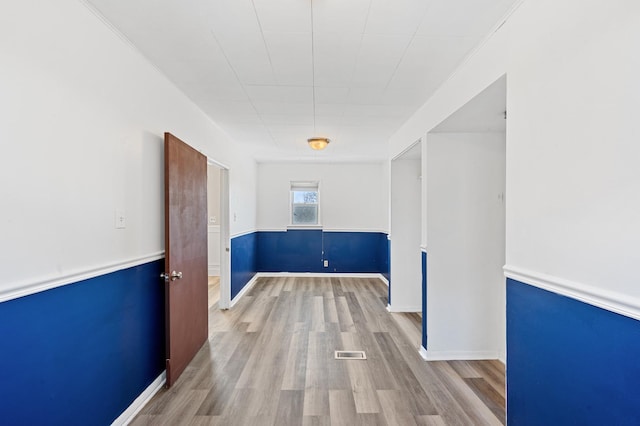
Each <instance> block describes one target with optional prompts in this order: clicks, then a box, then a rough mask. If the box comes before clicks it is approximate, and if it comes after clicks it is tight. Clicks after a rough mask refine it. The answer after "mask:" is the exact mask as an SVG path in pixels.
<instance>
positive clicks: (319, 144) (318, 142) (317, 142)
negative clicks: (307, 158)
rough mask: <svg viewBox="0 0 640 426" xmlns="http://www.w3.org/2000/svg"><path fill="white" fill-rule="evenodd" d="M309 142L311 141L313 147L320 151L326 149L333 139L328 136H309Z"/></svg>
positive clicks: (310, 144)
mask: <svg viewBox="0 0 640 426" xmlns="http://www.w3.org/2000/svg"><path fill="white" fill-rule="evenodd" d="M307 142H308V143H309V146H310V147H311V149H315V150H318V151H319V150H321V149H325V148H326V147H327V145H329V142H331V141H330V140H329V139H327V138H309V139H307Z"/></svg>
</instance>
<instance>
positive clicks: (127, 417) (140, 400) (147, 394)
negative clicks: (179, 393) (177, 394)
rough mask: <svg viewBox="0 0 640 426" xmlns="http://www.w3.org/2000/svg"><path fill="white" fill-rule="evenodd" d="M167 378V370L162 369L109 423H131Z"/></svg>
mask: <svg viewBox="0 0 640 426" xmlns="http://www.w3.org/2000/svg"><path fill="white" fill-rule="evenodd" d="M166 380H167V372H166V371H163V372H162V374H160V375H159V376H158V377H157V378H156V379H155V380H154V381H153V382H152V383H151V384H150V385H149V386H147V388H146V389H145V390H144V391H143V392H142V393H141V394H140V395H139V396H138V397H137V398H136V399H135V401H133V402H132V403H131V405H130V406H129V408H127V409H126V410H124V412H123V413H122V414H120V416H119V417H118V418H117V419H115V420H114V421H113V423H111V424H112V425H114V426H125V425H128V424H129V423H131V421H132V420H133V419H134V417H135V416H136V415H137V414H138V413H139V412H140V410H142V409H143V408H144V406H145V405H147V403H148V402H149V401H151V398H153V396H154V395H155V394H156V393H157V392H158V391H159V390H160V389H162V386H164V384H165V382H166Z"/></svg>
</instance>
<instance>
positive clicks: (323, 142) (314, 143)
mask: <svg viewBox="0 0 640 426" xmlns="http://www.w3.org/2000/svg"><path fill="white" fill-rule="evenodd" d="M310 3H311V84H312V86H311V88H312V96H313V133H314V134H316V63H315V60H316V55H315V52H314V48H313V39H314V34H313V0H310ZM329 142H331V141H330V140H329V139H327V138H325V137H318V136H314V137H312V138H309V139H307V143H308V144H309V146H310V147H311V149H314V150H317V151H320V150H323V149H325V148H326V147H327V145H329Z"/></svg>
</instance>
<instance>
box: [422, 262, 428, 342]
mask: <svg viewBox="0 0 640 426" xmlns="http://www.w3.org/2000/svg"><path fill="white" fill-rule="evenodd" d="M422 347H423V348H425V349H427V252H426V251H422Z"/></svg>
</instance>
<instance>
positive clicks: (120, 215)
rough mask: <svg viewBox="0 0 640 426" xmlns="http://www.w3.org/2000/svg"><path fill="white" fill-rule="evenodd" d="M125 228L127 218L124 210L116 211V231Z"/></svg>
mask: <svg viewBox="0 0 640 426" xmlns="http://www.w3.org/2000/svg"><path fill="white" fill-rule="evenodd" d="M126 227H127V218H126V216H125V215H124V210H120V209H116V229H124V228H126Z"/></svg>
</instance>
